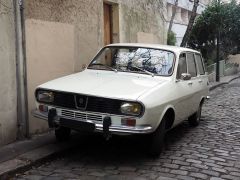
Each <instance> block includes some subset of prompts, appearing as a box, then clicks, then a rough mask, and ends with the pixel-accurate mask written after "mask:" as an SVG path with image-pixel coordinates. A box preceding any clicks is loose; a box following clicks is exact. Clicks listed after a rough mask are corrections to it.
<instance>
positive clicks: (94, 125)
mask: <svg viewBox="0 0 240 180" xmlns="http://www.w3.org/2000/svg"><path fill="white" fill-rule="evenodd" d="M208 91H209V90H208V76H207V73H206V72H205V68H204V63H203V60H202V57H201V54H200V53H199V52H198V51H195V50H192V49H187V48H181V47H174V46H165V45H153V44H132V43H126V44H111V45H108V46H106V47H104V48H102V49H101V50H100V52H99V53H98V54H97V55H96V56H95V58H94V59H93V60H92V61H91V63H90V64H89V65H88V66H87V68H86V69H85V70H84V71H82V72H79V73H76V74H72V75H69V76H66V77H62V78H59V79H56V80H52V81H49V82H47V83H45V84H42V85H40V86H39V87H37V89H36V92H35V96H36V106H37V108H36V110H35V111H34V116H36V117H39V118H42V119H45V120H47V121H48V124H49V127H50V128H55V135H56V138H57V139H58V140H64V139H67V138H68V137H69V135H70V131H71V129H74V130H79V131H91V132H101V133H103V135H104V136H105V137H106V138H109V137H110V135H111V134H124V135H126V134H147V136H148V137H149V138H150V141H149V142H151V144H150V146H149V149H150V152H151V154H153V155H158V154H160V152H161V150H162V147H163V138H164V134H165V132H166V131H167V130H169V129H171V128H173V127H175V126H176V125H178V124H179V123H181V122H182V121H183V120H185V119H188V120H189V123H190V125H192V126H196V125H198V124H199V120H200V117H201V109H202V105H203V102H204V100H205V99H206V98H207V96H208Z"/></svg>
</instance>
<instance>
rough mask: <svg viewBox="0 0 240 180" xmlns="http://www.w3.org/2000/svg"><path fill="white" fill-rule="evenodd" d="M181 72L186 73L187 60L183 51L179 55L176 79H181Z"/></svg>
mask: <svg viewBox="0 0 240 180" xmlns="http://www.w3.org/2000/svg"><path fill="white" fill-rule="evenodd" d="M182 73H187V62H186V54H185V53H183V54H181V55H180V56H179V62H178V69H177V79H181V74H182Z"/></svg>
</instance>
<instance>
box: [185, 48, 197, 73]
mask: <svg viewBox="0 0 240 180" xmlns="http://www.w3.org/2000/svg"><path fill="white" fill-rule="evenodd" d="M186 54H187V57H186V61H187V73H188V74H190V73H189V69H188V64H189V63H188V54H192V55H193V57H194V60H193V62H194V64H195V69H196V76H192V75H191V78H196V77H198V75H199V74H198V68H197V65H196V58H195V52H191V51H187V52H186Z"/></svg>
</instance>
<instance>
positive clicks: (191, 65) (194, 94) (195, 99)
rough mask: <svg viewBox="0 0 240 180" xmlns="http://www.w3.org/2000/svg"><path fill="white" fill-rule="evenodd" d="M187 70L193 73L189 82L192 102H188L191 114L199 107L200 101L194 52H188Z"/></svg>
mask: <svg viewBox="0 0 240 180" xmlns="http://www.w3.org/2000/svg"><path fill="white" fill-rule="evenodd" d="M187 71H188V73H189V74H190V75H191V79H190V80H189V82H188V84H187V85H188V87H189V93H190V96H191V98H190V102H189V104H188V110H189V113H190V115H192V114H193V113H195V112H196V111H197V109H198V105H199V103H200V101H199V77H198V71H197V65H196V61H195V54H194V53H193V52H188V53H187Z"/></svg>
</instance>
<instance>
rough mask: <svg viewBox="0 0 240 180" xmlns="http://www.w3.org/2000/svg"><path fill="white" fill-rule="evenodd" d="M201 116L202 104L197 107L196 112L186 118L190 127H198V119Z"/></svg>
mask: <svg viewBox="0 0 240 180" xmlns="http://www.w3.org/2000/svg"><path fill="white" fill-rule="evenodd" d="M201 114H202V104H200V105H199V107H198V110H197V112H195V113H194V114H193V115H191V116H190V117H189V118H188V122H189V124H190V126H193V127H195V126H198V125H199V123H200V119H201Z"/></svg>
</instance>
